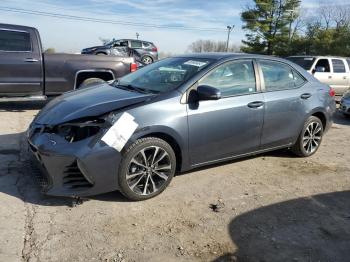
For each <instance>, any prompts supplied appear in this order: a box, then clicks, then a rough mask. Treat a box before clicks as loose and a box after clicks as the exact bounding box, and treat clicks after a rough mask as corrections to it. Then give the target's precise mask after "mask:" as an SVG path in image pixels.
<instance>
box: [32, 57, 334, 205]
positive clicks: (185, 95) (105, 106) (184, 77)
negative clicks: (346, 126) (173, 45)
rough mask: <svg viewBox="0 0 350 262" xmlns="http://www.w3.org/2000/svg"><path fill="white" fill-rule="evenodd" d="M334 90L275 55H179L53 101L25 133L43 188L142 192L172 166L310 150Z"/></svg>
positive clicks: (158, 183) (136, 195)
mask: <svg viewBox="0 0 350 262" xmlns="http://www.w3.org/2000/svg"><path fill="white" fill-rule="evenodd" d="M333 96H334V92H333V90H332V89H331V88H330V87H329V86H327V85H324V84H322V83H320V82H319V81H318V80H316V79H315V78H314V77H313V76H312V75H310V74H308V73H307V72H306V71H304V70H303V69H302V68H300V67H299V66H297V65H295V64H293V63H291V62H288V61H286V60H283V59H278V58H273V57H268V56H258V55H248V54H227V53H225V54H221V53H217V54H192V55H184V56H179V57H173V58H168V59H164V60H162V61H159V62H157V63H154V64H151V65H149V66H147V67H144V68H143V69H141V70H138V71H137V72H135V73H132V74H129V75H127V76H125V77H123V78H121V79H119V80H118V81H115V82H114V83H112V84H107V83H105V84H98V85H96V86H92V87H89V88H86V89H82V90H77V91H73V92H70V93H66V94H64V95H62V96H60V97H58V98H56V99H54V100H53V101H51V102H50V103H48V104H47V105H46V107H45V108H44V109H43V110H41V112H40V113H39V114H38V115H37V117H36V118H35V119H34V121H33V123H32V124H31V125H30V127H29V129H28V134H27V136H28V142H29V148H30V151H31V152H32V155H33V156H34V157H35V161H36V162H37V163H39V166H40V167H41V168H42V171H43V172H42V173H43V174H44V177H45V181H46V183H45V186H44V190H45V192H46V193H47V194H50V195H60V196H87V195H95V194H100V193H104V192H109V191H114V190H120V191H121V192H122V193H123V194H124V195H125V196H126V197H127V198H129V199H131V200H143V199H148V198H151V197H154V196H156V195H158V194H159V193H161V192H162V191H163V190H164V189H165V188H166V187H167V186H168V185H169V183H170V181H171V179H172V178H173V176H174V174H175V173H176V172H183V171H187V170H190V169H192V168H196V167H200V166H204V165H208V164H212V163H216V162H220V161H225V160H230V159H233V158H238V157H244V156H248V155H252V154H258V153H261V152H266V151H270V150H276V149H279V148H290V149H291V151H292V152H294V153H295V154H296V155H298V156H302V157H307V156H310V155H312V154H314V153H315V152H316V151H317V149H318V148H319V146H320V144H321V141H322V137H323V134H324V133H325V132H326V131H327V130H328V128H329V127H330V126H331V124H332V115H333V113H334V112H335V108H336V107H335V102H334V98H333Z"/></svg>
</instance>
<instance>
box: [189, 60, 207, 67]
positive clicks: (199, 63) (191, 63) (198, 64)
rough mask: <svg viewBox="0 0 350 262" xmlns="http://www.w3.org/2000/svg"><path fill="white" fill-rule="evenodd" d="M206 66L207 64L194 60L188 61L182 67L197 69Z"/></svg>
mask: <svg viewBox="0 0 350 262" xmlns="http://www.w3.org/2000/svg"><path fill="white" fill-rule="evenodd" d="M206 64H207V63H206V62H201V61H195V60H188V61H187V62H185V63H184V65H191V66H197V67H202V66H205V65H206Z"/></svg>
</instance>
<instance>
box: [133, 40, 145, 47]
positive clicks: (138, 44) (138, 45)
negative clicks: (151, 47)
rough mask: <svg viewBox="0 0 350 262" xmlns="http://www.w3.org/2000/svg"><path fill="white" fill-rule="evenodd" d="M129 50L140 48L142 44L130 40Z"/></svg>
mask: <svg viewBox="0 0 350 262" xmlns="http://www.w3.org/2000/svg"><path fill="white" fill-rule="evenodd" d="M130 42H131V48H142V42H141V41H134V40H131V41H130Z"/></svg>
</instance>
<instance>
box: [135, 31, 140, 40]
mask: <svg viewBox="0 0 350 262" xmlns="http://www.w3.org/2000/svg"><path fill="white" fill-rule="evenodd" d="M139 36H140V35H139V33H138V32H136V39H137V40H138V39H139Z"/></svg>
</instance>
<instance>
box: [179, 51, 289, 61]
mask: <svg viewBox="0 0 350 262" xmlns="http://www.w3.org/2000/svg"><path fill="white" fill-rule="evenodd" d="M175 57H188V58H201V59H214V60H220V59H230V58H232V59H235V58H261V59H269V60H275V61H280V62H286V60H285V59H283V58H279V57H275V56H267V55H257V54H247V53H224V52H221V53H220V52H217V53H216V52H214V53H191V54H184V55H177V56H175Z"/></svg>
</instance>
